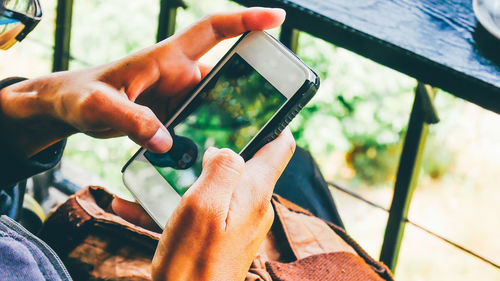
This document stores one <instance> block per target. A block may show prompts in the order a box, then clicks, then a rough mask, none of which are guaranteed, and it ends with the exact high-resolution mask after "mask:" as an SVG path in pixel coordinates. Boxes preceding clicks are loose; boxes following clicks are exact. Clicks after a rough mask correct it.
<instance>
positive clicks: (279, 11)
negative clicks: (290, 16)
mask: <svg viewBox="0 0 500 281" xmlns="http://www.w3.org/2000/svg"><path fill="white" fill-rule="evenodd" d="M273 11H276V12H278V13H279V14H280V16H282V17H283V18H285V17H286V11H285V10H283V9H281V8H273Z"/></svg>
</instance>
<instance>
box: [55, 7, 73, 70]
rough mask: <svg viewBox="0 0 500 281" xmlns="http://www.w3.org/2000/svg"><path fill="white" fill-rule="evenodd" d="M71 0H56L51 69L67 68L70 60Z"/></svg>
mask: <svg viewBox="0 0 500 281" xmlns="http://www.w3.org/2000/svg"><path fill="white" fill-rule="evenodd" d="M72 16H73V0H58V1H57V10H56V30H55V34H54V56H53V60H52V71H54V72H55V71H62V70H68V68H69V61H70V44H71V20H72Z"/></svg>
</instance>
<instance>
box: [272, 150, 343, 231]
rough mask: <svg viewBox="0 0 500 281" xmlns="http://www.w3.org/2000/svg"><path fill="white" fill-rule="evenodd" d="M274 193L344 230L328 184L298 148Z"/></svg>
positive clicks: (310, 158)
mask: <svg viewBox="0 0 500 281" xmlns="http://www.w3.org/2000/svg"><path fill="white" fill-rule="evenodd" d="M274 192H275V193H276V194H278V195H280V196H282V197H284V198H286V199H288V200H290V201H292V202H293V203H295V204H297V205H299V206H300V207H302V208H304V209H307V210H309V211H310V212H311V213H313V214H314V215H315V216H317V217H320V218H322V219H324V220H327V221H329V222H332V223H334V224H336V225H338V226H340V227H342V228H344V224H343V223H342V220H341V219H340V215H339V213H338V211H337V207H336V206H335V202H334V201H333V197H332V194H331V193H330V190H329V189H328V184H327V183H326V181H325V179H324V178H323V175H322V174H321V172H320V170H319V168H318V165H317V164H316V162H315V161H314V159H313V158H312V156H311V154H310V153H309V152H308V151H306V150H304V149H302V148H300V147H297V149H296V150H295V153H294V154H293V157H292V159H291V160H290V163H288V166H287V167H286V169H285V171H284V172H283V174H282V175H281V177H280V178H279V180H278V182H277V183H276V187H275V189H274Z"/></svg>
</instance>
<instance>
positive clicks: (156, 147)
mask: <svg viewBox="0 0 500 281" xmlns="http://www.w3.org/2000/svg"><path fill="white" fill-rule="evenodd" d="M171 147H172V137H171V136H170V134H169V133H168V132H167V129H166V128H165V127H164V126H161V127H160V128H159V129H158V131H156V133H155V134H154V136H152V137H151V138H150V139H149V140H148V142H147V143H146V148H147V149H148V150H151V151H152V152H156V153H164V152H167V151H168V150H170V148H171Z"/></svg>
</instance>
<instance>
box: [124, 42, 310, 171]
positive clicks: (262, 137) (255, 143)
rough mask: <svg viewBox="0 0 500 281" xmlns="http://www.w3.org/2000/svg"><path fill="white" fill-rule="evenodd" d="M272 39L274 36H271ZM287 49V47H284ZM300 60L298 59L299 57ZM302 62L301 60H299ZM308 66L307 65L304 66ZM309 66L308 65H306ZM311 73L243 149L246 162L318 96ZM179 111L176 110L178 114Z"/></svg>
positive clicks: (193, 91)
mask: <svg viewBox="0 0 500 281" xmlns="http://www.w3.org/2000/svg"><path fill="white" fill-rule="evenodd" d="M248 33H250V32H246V33H245V34H243V35H242V36H241V37H240V38H239V39H238V41H237V42H236V43H235V44H234V45H233V46H232V47H231V49H229V51H228V52H227V53H226V54H225V55H224V56H223V57H222V58H221V60H220V61H219V62H218V63H217V64H216V65H215V66H214V68H213V69H212V70H211V71H210V73H208V74H207V75H206V76H205V78H203V79H202V80H201V81H200V82H199V83H198V86H196V87H195V88H194V89H193V90H192V91H191V93H190V94H189V95H186V97H185V98H184V100H183V101H182V102H181V103H179V107H181V106H183V105H184V104H185V103H186V102H187V101H188V100H189V99H190V98H191V97H192V96H193V95H194V94H196V92H197V91H198V90H199V88H200V87H201V85H202V84H203V83H204V82H205V80H207V79H208V77H210V76H211V74H212V72H213V71H215V69H219V66H220V65H221V64H222V62H223V61H224V60H225V59H226V58H227V57H228V56H229V54H230V53H231V51H232V50H233V49H234V48H236V46H238V44H239V43H240V42H241V41H242V40H243V38H245V37H246V36H247V35H248ZM271 37H272V36H271ZM272 38H273V39H274V40H275V41H276V42H278V43H279V44H280V45H282V46H284V45H283V44H282V43H281V42H280V41H278V40H276V38H274V37H272ZM284 47H285V48H286V46H284ZM286 49H287V50H288V51H289V52H290V53H292V54H293V55H294V56H295V57H297V56H296V55H295V54H294V53H293V52H292V51H290V50H289V49H288V48H286ZM297 58H298V57H297ZM298 59H299V58H298ZM299 60H300V59H299ZM304 65H306V64H304ZM306 66H307V65H306ZM307 68H308V69H309V71H311V73H312V74H314V78H315V79H314V81H309V80H306V81H305V82H304V84H303V85H302V86H301V87H300V88H299V90H298V91H297V93H295V94H294V95H293V96H292V98H291V99H289V100H288V101H287V102H286V103H285V105H284V107H283V108H281V110H280V111H278V113H277V114H276V115H275V116H274V117H273V118H272V119H271V121H269V123H267V125H266V126H264V128H263V129H262V130H261V131H260V133H259V134H257V136H256V137H255V138H254V139H253V140H252V141H251V142H250V144H249V145H247V147H246V148H245V149H243V150H242V151H241V152H240V155H241V157H242V158H243V159H244V160H245V161H248V160H249V159H250V158H252V156H253V155H254V154H255V153H256V152H257V151H258V150H259V149H261V148H262V147H263V146H264V145H266V144H267V143H269V142H271V141H272V140H274V139H275V138H276V137H278V135H279V134H280V133H281V132H282V131H283V129H285V127H286V126H287V125H288V124H289V123H290V122H291V121H292V120H293V118H294V117H295V116H296V115H297V114H298V113H299V112H300V110H301V109H302V108H303V107H304V106H305V105H306V104H307V103H308V102H309V101H310V100H311V99H312V97H313V96H314V94H316V91H317V90H318V88H319V77H318V75H317V74H316V73H315V72H314V71H313V70H312V69H311V68H309V67H308V66H307ZM186 108H188V107H186ZM177 110H178V109H176V110H174V112H176V111H177ZM184 115H185V114H184V112H181V113H180V114H179V116H184ZM179 116H178V117H177V118H176V120H174V121H173V122H172V123H171V124H170V126H169V127H168V128H167V129H168V130H169V131H171V129H172V128H174V127H175V126H176V125H177V123H178V122H180V120H181V119H182V118H179ZM143 150H144V148H140V149H139V150H138V151H137V152H136V153H135V154H134V156H132V157H131V158H130V159H129V160H128V161H127V163H126V164H125V165H124V166H123V168H122V173H123V172H125V170H126V169H127V166H128V165H129V164H130V163H132V161H134V159H135V158H136V157H137V155H139V153H141V152H142V151H143Z"/></svg>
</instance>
